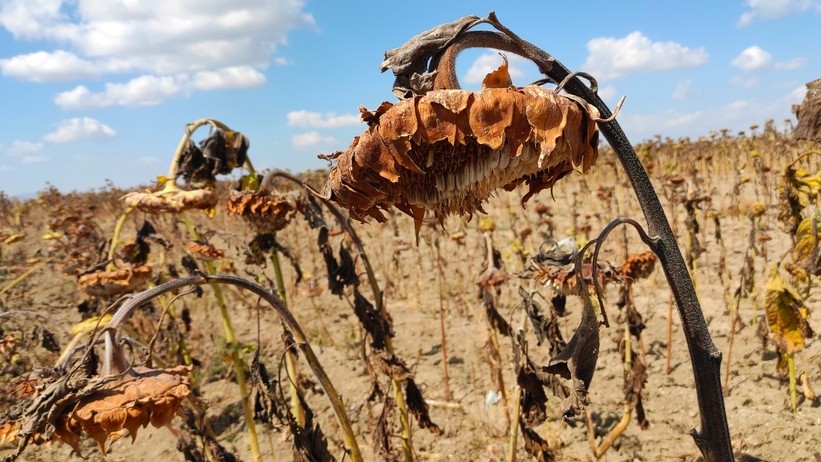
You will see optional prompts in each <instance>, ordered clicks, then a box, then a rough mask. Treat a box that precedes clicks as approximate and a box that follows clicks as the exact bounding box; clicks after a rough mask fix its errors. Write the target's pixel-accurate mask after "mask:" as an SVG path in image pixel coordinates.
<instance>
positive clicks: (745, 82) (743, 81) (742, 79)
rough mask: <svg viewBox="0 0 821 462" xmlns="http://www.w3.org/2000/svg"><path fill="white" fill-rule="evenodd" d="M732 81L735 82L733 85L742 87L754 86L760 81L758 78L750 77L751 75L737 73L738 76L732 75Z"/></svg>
mask: <svg viewBox="0 0 821 462" xmlns="http://www.w3.org/2000/svg"><path fill="white" fill-rule="evenodd" d="M730 83H731V84H733V85H736V86H739V87H741V88H753V87H755V86H757V85H758V84H759V83H760V82H759V80H758V79H757V78H755V77H750V76H749V75H744V76H740V75H736V76H733V77H730Z"/></svg>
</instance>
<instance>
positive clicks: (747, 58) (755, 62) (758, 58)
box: [730, 46, 773, 71]
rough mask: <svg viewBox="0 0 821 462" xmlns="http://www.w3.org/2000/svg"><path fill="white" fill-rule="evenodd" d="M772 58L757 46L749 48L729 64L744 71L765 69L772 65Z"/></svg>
mask: <svg viewBox="0 0 821 462" xmlns="http://www.w3.org/2000/svg"><path fill="white" fill-rule="evenodd" d="M772 61H773V57H772V55H771V54H770V53H768V52H767V51H765V50H764V49H762V48H761V47H758V46H751V47H749V48H747V49H745V50H744V51H742V52H741V54H739V55H738V56H736V57H735V58H734V59H733V60H732V61H731V62H730V63H731V64H732V65H733V66H735V67H737V68H739V69H742V70H745V71H757V70H761V69H766V68H768V67H770V65H772Z"/></svg>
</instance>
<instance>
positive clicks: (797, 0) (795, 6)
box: [737, 0, 821, 27]
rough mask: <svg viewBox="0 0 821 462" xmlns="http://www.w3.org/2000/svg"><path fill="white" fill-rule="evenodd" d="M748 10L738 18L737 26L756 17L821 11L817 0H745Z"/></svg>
mask: <svg viewBox="0 0 821 462" xmlns="http://www.w3.org/2000/svg"><path fill="white" fill-rule="evenodd" d="M745 3H746V4H747V8H748V9H749V10H748V11H745V12H744V13H742V14H741V16H740V17H739V18H738V23H737V25H738V27H745V26H747V25H749V24H750V23H751V22H753V21H755V20H756V19H763V20H773V19H778V18H782V17H784V16H787V15H788V14H791V13H801V12H806V11H812V10H814V11H821V1H819V0H747V1H746V2H745Z"/></svg>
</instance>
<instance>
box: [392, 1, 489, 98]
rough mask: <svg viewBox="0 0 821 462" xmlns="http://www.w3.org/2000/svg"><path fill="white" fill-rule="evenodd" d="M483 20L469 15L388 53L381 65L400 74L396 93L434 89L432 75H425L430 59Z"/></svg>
mask: <svg viewBox="0 0 821 462" xmlns="http://www.w3.org/2000/svg"><path fill="white" fill-rule="evenodd" d="M478 22H479V17H478V16H465V17H463V18H459V19H458V20H456V21H454V22H452V23H447V24H442V25H439V26H436V27H434V28H431V29H428V30H426V31H424V32H422V33H420V34H417V35H415V36H413V37H412V38H411V39H410V40H408V41H407V42H406V43H405V44H404V45H402V46H401V47H399V48H394V49H393V50H388V51H386V52H385V60H384V61H382V64H381V65H380V66H379V68H380V69H381V70H382V72H385V71H386V70H388V69H390V70H391V71H393V74H394V75H395V76H396V81H395V82H394V85H393V93H394V94H395V95H396V96H397V97H399V98H408V97H410V96H412V95H414V94H423V93H425V92H427V91H428V90H430V89H432V88H433V81H432V76H430V75H427V76H426V75H425V73H426V71H427V70H428V61H430V59H431V58H432V57H433V56H434V55H435V54H437V53H439V51H440V50H442V49H443V48H444V47H445V46H446V45H447V44H448V42H450V41H451V40H453V39H454V38H455V37H456V36H457V35H459V33H461V32H463V31H464V30H466V29H468V28H470V27H472V26H473V25H475V24H477V23H478Z"/></svg>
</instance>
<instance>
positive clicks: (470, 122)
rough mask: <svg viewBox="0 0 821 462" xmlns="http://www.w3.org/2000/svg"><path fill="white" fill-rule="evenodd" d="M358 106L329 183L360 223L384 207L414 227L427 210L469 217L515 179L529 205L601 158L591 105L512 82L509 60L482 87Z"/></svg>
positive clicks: (331, 192)
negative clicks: (354, 131) (356, 125)
mask: <svg viewBox="0 0 821 462" xmlns="http://www.w3.org/2000/svg"><path fill="white" fill-rule="evenodd" d="M360 111H361V112H362V120H363V121H365V122H367V123H368V129H367V130H366V131H365V132H364V133H363V134H362V135H361V136H359V137H357V138H356V139H355V140H354V142H353V143H352V144H351V146H350V147H349V148H348V150H347V151H345V152H339V153H336V154H335V155H334V156H333V158H334V159H336V165H335V166H334V167H333V169H332V170H331V173H330V177H329V179H328V184H327V186H326V188H327V192H328V194H329V197H330V198H331V200H333V201H335V202H337V203H339V204H340V205H343V206H344V207H345V208H347V209H348V210H349V211H350V212H351V215H352V216H353V217H355V218H357V219H360V220H364V219H365V218H366V217H372V218H375V219H377V220H378V221H384V220H385V216H384V215H383V214H382V211H381V210H388V209H390V208H391V206H395V207H396V208H398V209H400V210H402V211H404V212H405V213H408V214H409V215H411V216H412V217H413V218H414V220H415V221H416V226H417V228H418V227H419V226H420V225H421V222H422V219H423V218H424V214H425V210H432V211H433V213H434V215H435V216H436V218H438V219H439V220H442V219H443V218H444V217H445V216H446V215H447V214H450V213H458V214H472V213H474V212H476V211H482V205H481V204H482V202H484V201H485V200H487V199H488V198H489V197H490V195H491V194H492V193H493V192H494V191H496V190H497V189H499V188H502V187H503V188H505V189H508V190H510V189H513V188H515V187H516V186H517V185H519V184H520V183H526V184H527V185H529V188H530V189H529V192H528V193H527V194H526V195H525V197H524V198H523V201H526V200H527V199H529V198H530V197H531V196H532V195H533V194H536V193H538V192H539V191H541V190H543V189H545V188H550V187H552V186H553V185H554V184H555V183H556V181H558V180H559V179H560V178H562V177H564V176H565V175H567V174H568V173H570V172H572V171H573V170H574V169H576V168H579V169H580V170H581V171H583V172H586V171H587V170H588V169H589V168H590V167H591V166H593V164H594V163H595V162H596V158H597V156H598V150H597V147H598V135H597V131H596V120H597V119H598V116H599V114H598V111H597V110H596V109H595V108H593V107H591V106H589V105H588V104H586V103H585V102H583V101H582V100H580V99H578V98H573V97H569V96H566V95H561V94H558V93H557V92H555V91H551V90H547V89H544V88H542V87H540V86H537V85H529V86H527V87H521V88H520V87H513V86H512V85H511V82H510V76H509V75H508V70H507V61H505V62H504V63H503V64H502V66H501V67H500V68H499V69H498V70H496V71H494V72H492V73H490V74H488V75H487V77H485V80H484V82H483V84H482V90H481V91H479V92H470V91H464V90H459V89H443V90H434V91H430V92H428V93H427V94H424V95H418V96H413V97H412V98H409V99H406V100H403V101H400V102H398V103H396V104H391V103H387V102H385V103H382V104H381V105H380V106H379V107H378V108H377V109H376V110H373V111H368V110H365V109H364V108H360Z"/></svg>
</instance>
